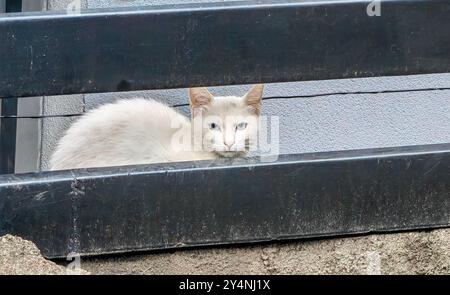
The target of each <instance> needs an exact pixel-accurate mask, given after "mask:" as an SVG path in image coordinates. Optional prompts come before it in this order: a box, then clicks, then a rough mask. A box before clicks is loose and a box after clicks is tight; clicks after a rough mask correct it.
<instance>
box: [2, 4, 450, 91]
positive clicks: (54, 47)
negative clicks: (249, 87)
mask: <svg viewBox="0 0 450 295" xmlns="http://www.w3.org/2000/svg"><path fill="white" fill-rule="evenodd" d="M369 2H371V1H368V0H359V1H337V0H331V1H313V0H304V1H247V2H242V3H241V2H230V3H227V4H202V5H181V6H169V7H168V6H163V7H156V8H152V7H142V8H139V9H131V10H130V8H128V10H123V9H108V10H95V11H89V10H88V11H86V12H83V13H82V14H80V15H77V14H64V13H55V14H51V13H42V14H36V13H34V14H29V15H23V16H20V15H14V16H9V17H8V16H6V17H1V18H0V55H1V56H2V58H1V59H0V69H1V71H0V97H23V96H40V95H57V94H72V93H91V92H112V91H128V90H142V89H155V88H177V87H186V86H199V85H231V84H246V83H254V82H283V81H300V80H321V79H338V78H356V77H372V76H383V75H409V74H426V73H441V72H450V55H449V54H448V53H449V52H450V38H448V36H449V35H450V1H447V0H390V1H381V16H373V17H370V16H368V14H367V5H368V4H369Z"/></svg>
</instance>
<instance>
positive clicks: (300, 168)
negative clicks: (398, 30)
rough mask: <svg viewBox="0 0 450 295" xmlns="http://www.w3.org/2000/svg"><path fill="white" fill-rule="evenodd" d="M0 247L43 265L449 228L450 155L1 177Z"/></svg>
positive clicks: (429, 152) (412, 151)
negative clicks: (25, 244)
mask: <svg viewBox="0 0 450 295" xmlns="http://www.w3.org/2000/svg"><path fill="white" fill-rule="evenodd" d="M0 216H1V218H0V235H1V234H3V233H7V232H9V233H13V234H17V235H19V236H23V237H25V238H27V239H31V240H32V241H34V242H35V243H36V244H37V245H38V247H39V248H40V249H41V251H42V252H43V253H44V255H45V256H47V257H50V258H54V257H64V256H65V255H67V254H68V253H70V252H77V253H81V254H83V255H96V254H105V253H118V252H128V251H138V250H153V249H168V248H177V247H192V246H204V245H216V244H230V243H250V242H257V241H272V240H286V239H297V238H311V237H322V236H334V235H347V234H355V233H368V232H380V231H398V230H410V229H418V228H435V227H444V226H449V225H450V144H442V145H430V146H413V147H401V148H383V149H375V150H359V151H341V152H328V153H314V154H303V155H285V156H281V157H280V158H279V159H278V161H276V162H274V163H265V162H262V161H260V160H259V159H257V158H255V159H246V160H244V159H237V160H230V159H224V160H222V161H219V162H214V163H212V162H208V161H205V162H198V163H195V164H194V163H190V162H182V163H175V164H164V165H143V166H133V167H120V168H119V167H118V168H108V169H83V170H77V171H75V170H74V171H61V172H56V171H55V172H45V173H40V174H24V175H3V176H0Z"/></svg>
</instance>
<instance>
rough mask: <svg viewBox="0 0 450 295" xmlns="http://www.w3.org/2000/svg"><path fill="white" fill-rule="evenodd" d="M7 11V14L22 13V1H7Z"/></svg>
mask: <svg viewBox="0 0 450 295" xmlns="http://www.w3.org/2000/svg"><path fill="white" fill-rule="evenodd" d="M5 6H6V7H5V8H6V9H5V10H6V12H7V13H10V12H20V11H22V0H6V3H5Z"/></svg>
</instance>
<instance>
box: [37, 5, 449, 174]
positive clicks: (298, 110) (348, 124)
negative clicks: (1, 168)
mask: <svg viewBox="0 0 450 295" xmlns="http://www.w3.org/2000/svg"><path fill="white" fill-rule="evenodd" d="M70 2H71V1H68V0H49V5H48V7H49V9H64V8H65V7H66V5H67V3H70ZM189 2H214V1H211V0H203V1H201V0H193V1H189ZM216 2H217V1H216ZM164 3H186V1H181V0H178V1H177V0H127V1H126V0H84V2H83V5H85V7H88V8H98V7H110V6H132V5H143V4H151V5H159V4H164ZM438 87H450V74H438V75H421V76H409V77H380V78H367V79H350V80H330V81H314V82H299V83H282V84H270V85H268V86H267V88H266V91H265V96H274V95H303V94H321V93H331V92H344V91H345V92H350V91H352V92H353V91H383V90H406V89H423V88H438ZM247 89H248V86H233V87H216V88H213V89H212V92H213V93H214V94H217V95H221V94H222V95H223V94H236V95H242V94H244V93H245V91H246V90H247ZM129 97H149V98H153V99H156V100H160V101H165V102H168V103H170V104H176V103H186V102H187V101H188V99H187V95H186V90H185V89H178V90H158V91H143V92H133V93H112V94H109V93H107V94H89V95H85V96H84V97H83V96H77V97H76V98H75V99H67V98H64V99H59V98H55V99H51V100H50V99H49V100H47V101H46V102H45V105H44V111H45V112H52V113H64V112H76V111H80V110H82V109H83V108H85V109H87V110H88V109H92V108H94V107H96V106H98V105H100V104H103V103H107V102H111V101H114V100H116V99H118V98H129ZM84 104H85V105H84ZM50 110H51V111H50ZM181 110H182V111H183V112H184V113H187V112H188V110H187V109H186V108H182V109H181ZM263 114H266V115H274V116H280V129H281V130H280V152H281V153H302V152H314V151H330V150H343V149H359V148H372V147H388V146H401V145H416V144H432V143H443V142H450V91H428V92H426V91H424V92H409V93H393V94H366V95H346V96H342V95H330V96H326V97H320V98H314V99H280V100H270V101H266V102H264V106H263ZM70 123H71V119H63V118H59V119H52V120H49V119H46V122H45V124H44V128H43V151H42V152H43V154H42V165H41V166H42V168H43V169H45V168H46V167H47V162H48V157H49V155H50V153H51V152H52V151H53V148H54V145H55V143H56V141H57V140H58V138H59V137H60V136H61V134H62V132H63V131H64V130H65V129H66V128H67V127H68V126H69V125H70Z"/></svg>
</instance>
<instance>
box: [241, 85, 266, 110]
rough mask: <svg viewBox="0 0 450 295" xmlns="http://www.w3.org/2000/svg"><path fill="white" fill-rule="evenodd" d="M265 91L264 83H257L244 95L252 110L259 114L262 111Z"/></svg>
mask: <svg viewBox="0 0 450 295" xmlns="http://www.w3.org/2000/svg"><path fill="white" fill-rule="evenodd" d="M263 92H264V84H257V85H255V86H253V87H252V89H250V91H249V92H248V93H247V94H246V95H245V96H244V99H245V103H246V104H247V106H249V108H250V110H251V111H252V112H254V113H255V115H258V116H259V114H260V113H261V101H262V96H263Z"/></svg>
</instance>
